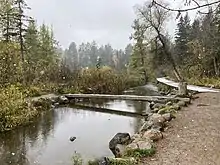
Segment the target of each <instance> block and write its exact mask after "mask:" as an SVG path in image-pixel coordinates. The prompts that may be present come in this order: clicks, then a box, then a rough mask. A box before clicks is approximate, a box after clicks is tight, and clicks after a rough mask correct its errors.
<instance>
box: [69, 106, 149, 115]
mask: <svg viewBox="0 0 220 165" xmlns="http://www.w3.org/2000/svg"><path fill="white" fill-rule="evenodd" d="M71 107H73V108H76V109H84V110H85V109H86V110H88V111H96V112H102V113H107V114H116V115H121V116H129V117H140V118H141V117H145V116H146V115H143V114H140V113H137V112H129V111H122V110H115V109H108V108H102V107H93V106H87V105H83V104H76V105H72V106H71Z"/></svg>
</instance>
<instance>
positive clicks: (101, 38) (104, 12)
mask: <svg viewBox="0 0 220 165" xmlns="http://www.w3.org/2000/svg"><path fill="white" fill-rule="evenodd" d="M144 1H145V0H62V1H61V0H27V3H28V5H29V6H30V7H31V8H32V10H31V11H30V14H31V16H33V17H34V18H35V19H36V20H37V22H38V24H41V23H43V22H45V23H46V24H48V25H53V29H54V33H55V37H56V39H57V40H58V41H59V43H60V44H61V45H62V47H64V48H67V47H68V45H69V43H70V42H72V41H74V42H76V43H77V44H80V43H81V42H87V41H92V40H95V41H97V43H98V44H107V43H110V44H111V45H112V46H113V47H114V48H124V47H125V46H126V44H128V43H129V42H130V41H129V36H130V34H131V33H132V28H131V25H132V23H133V20H134V19H135V13H134V10H133V6H134V5H136V4H142V3H143V2H144ZM174 24H175V22H174V21H173V22H172V23H171V25H170V27H169V29H170V31H171V33H172V32H173V31H174V28H175V26H174Z"/></svg>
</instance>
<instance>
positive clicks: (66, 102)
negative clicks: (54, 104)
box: [58, 96, 69, 104]
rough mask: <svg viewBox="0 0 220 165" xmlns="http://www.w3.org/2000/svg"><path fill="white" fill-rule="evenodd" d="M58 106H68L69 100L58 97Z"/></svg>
mask: <svg viewBox="0 0 220 165" xmlns="http://www.w3.org/2000/svg"><path fill="white" fill-rule="evenodd" d="M58 102H59V104H68V103H69V99H68V98H66V97H65V96H60V97H59V99H58Z"/></svg>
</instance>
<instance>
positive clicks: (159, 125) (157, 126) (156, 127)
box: [151, 123, 166, 132]
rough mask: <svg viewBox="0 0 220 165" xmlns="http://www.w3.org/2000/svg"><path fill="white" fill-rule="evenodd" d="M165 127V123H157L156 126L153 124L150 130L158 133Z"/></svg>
mask: <svg viewBox="0 0 220 165" xmlns="http://www.w3.org/2000/svg"><path fill="white" fill-rule="evenodd" d="M165 127H166V124H165V123H157V124H154V125H153V126H152V127H151V129H155V130H158V131H162V132H163V131H164V128H165Z"/></svg>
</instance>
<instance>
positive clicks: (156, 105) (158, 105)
mask: <svg viewBox="0 0 220 165" xmlns="http://www.w3.org/2000/svg"><path fill="white" fill-rule="evenodd" d="M164 107H165V105H164V104H160V103H156V104H154V105H153V106H152V108H153V109H155V108H158V109H161V108H164Z"/></svg>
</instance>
